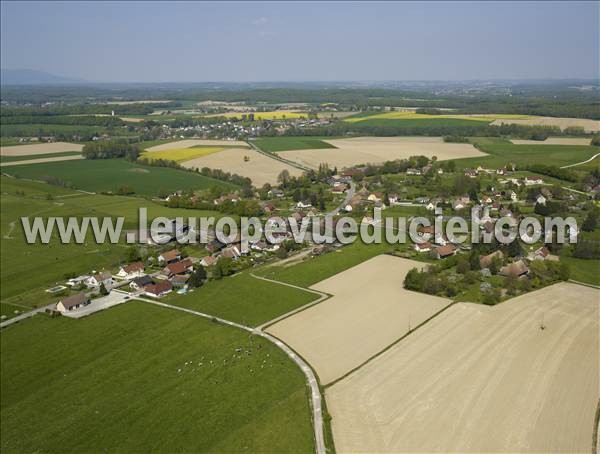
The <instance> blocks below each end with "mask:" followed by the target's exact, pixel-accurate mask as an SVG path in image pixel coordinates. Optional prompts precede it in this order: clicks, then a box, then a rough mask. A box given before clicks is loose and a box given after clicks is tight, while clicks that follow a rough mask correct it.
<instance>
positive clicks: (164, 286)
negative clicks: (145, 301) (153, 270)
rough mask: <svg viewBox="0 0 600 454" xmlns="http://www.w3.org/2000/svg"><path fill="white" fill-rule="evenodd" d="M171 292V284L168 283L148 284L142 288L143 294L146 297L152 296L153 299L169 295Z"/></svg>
mask: <svg viewBox="0 0 600 454" xmlns="http://www.w3.org/2000/svg"><path fill="white" fill-rule="evenodd" d="M172 290H173V284H171V283H170V282H169V281H161V282H159V283H157V284H149V285H146V286H145V287H144V292H145V293H146V295H148V296H153V297H155V298H162V297H163V296H165V295H167V294H168V293H171V291H172Z"/></svg>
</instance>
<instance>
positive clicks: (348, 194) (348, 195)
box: [325, 181, 356, 216]
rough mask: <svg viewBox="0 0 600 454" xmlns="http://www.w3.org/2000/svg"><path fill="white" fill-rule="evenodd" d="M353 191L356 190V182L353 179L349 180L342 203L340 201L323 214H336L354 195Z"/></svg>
mask: <svg viewBox="0 0 600 454" xmlns="http://www.w3.org/2000/svg"><path fill="white" fill-rule="evenodd" d="M355 192H356V183H354V181H350V189H348V190H347V191H346V197H344V200H343V201H342V203H340V204H339V205H338V206H337V207H336V208H334V209H333V210H331V211H330V212H329V213H327V214H326V215H325V216H335V215H336V214H338V213H339V212H340V211H341V210H342V209H343V208H344V207H345V206H346V205H348V204H349V203H350V200H352V197H354V193H355Z"/></svg>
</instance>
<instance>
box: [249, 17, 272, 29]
mask: <svg viewBox="0 0 600 454" xmlns="http://www.w3.org/2000/svg"><path fill="white" fill-rule="evenodd" d="M267 22H269V19H267V18H266V17H264V16H263V17H259V18H258V19H254V20H253V21H252V23H253V24H254V25H256V26H257V27H262V26H263V25H266V24H267Z"/></svg>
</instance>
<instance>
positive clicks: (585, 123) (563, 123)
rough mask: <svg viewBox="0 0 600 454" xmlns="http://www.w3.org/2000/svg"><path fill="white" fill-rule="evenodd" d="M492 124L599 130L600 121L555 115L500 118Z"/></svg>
mask: <svg viewBox="0 0 600 454" xmlns="http://www.w3.org/2000/svg"><path fill="white" fill-rule="evenodd" d="M491 124H492V125H502V124H517V125H525V126H558V127H559V128H560V129H565V128H568V127H571V126H575V127H579V128H583V129H584V130H585V132H599V131H600V121H598V120H587V119H584V118H554V117H535V118H528V119H506V118H502V119H498V120H496V121H494V122H492V123H491Z"/></svg>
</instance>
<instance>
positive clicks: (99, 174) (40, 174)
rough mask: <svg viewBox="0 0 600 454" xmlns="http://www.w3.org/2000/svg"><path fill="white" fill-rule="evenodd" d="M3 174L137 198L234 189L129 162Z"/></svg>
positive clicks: (15, 169)
mask: <svg viewBox="0 0 600 454" xmlns="http://www.w3.org/2000/svg"><path fill="white" fill-rule="evenodd" d="M4 171H5V172H6V173H9V174H12V175H15V176H18V177H20V178H28V179H32V180H42V179H44V178H46V177H55V178H58V179H60V180H62V181H65V182H69V183H71V184H72V185H73V186H74V187H75V188H77V189H83V190H85V191H92V192H113V193H116V192H118V191H119V188H121V187H123V186H127V187H128V188H131V189H132V190H133V191H134V192H135V193H136V194H137V195H141V196H147V197H154V196H157V195H158V194H159V193H160V192H163V191H167V192H174V191H176V190H179V189H184V190H187V189H191V190H198V189H207V188H210V187H212V186H222V187H228V188H232V189H234V188H235V187H236V186H235V185H232V184H231V183H226V182H223V181H220V180H215V179H213V178H208V177H204V176H202V175H198V174H195V173H192V172H186V171H184V170H178V169H172V168H168V167H153V166H145V165H141V164H136V163H132V162H129V161H126V160H124V159H95V160H88V159H82V160H78V161H62V162H48V163H45V164H44V165H38V164H30V165H20V166H18V167H17V166H16V167H7V168H6V169H5V170H4Z"/></svg>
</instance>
